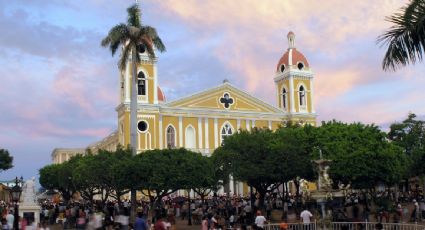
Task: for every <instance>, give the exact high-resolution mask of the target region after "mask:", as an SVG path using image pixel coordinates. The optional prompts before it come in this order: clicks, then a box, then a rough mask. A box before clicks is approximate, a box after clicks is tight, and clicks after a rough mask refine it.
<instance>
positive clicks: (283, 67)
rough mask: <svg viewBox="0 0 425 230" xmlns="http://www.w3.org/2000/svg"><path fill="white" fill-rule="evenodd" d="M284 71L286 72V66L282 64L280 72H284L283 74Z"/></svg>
mask: <svg viewBox="0 0 425 230" xmlns="http://www.w3.org/2000/svg"><path fill="white" fill-rule="evenodd" d="M283 71H285V65H283V64H282V65H281V66H280V72H282V73H283Z"/></svg>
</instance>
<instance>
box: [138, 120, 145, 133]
mask: <svg viewBox="0 0 425 230" xmlns="http://www.w3.org/2000/svg"><path fill="white" fill-rule="evenodd" d="M137 129H139V131H140V132H142V133H144V132H146V131H147V130H148V123H147V122H146V121H139V123H137Z"/></svg>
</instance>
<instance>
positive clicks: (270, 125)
mask: <svg viewBox="0 0 425 230" xmlns="http://www.w3.org/2000/svg"><path fill="white" fill-rule="evenodd" d="M269 129H270V130H272V121H270V120H269Z"/></svg>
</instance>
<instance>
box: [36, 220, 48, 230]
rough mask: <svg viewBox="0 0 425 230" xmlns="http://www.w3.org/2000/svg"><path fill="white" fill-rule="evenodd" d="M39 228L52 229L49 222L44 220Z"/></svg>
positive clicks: (39, 229)
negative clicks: (48, 224)
mask: <svg viewBox="0 0 425 230" xmlns="http://www.w3.org/2000/svg"><path fill="white" fill-rule="evenodd" d="M38 230H50V228H49V227H48V226H47V223H46V222H45V221H43V222H42V223H41V225H40V227H39V228H38Z"/></svg>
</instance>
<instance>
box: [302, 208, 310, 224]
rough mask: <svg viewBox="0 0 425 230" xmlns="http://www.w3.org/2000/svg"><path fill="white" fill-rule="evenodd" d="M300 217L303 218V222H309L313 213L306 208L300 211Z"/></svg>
mask: <svg viewBox="0 0 425 230" xmlns="http://www.w3.org/2000/svg"><path fill="white" fill-rule="evenodd" d="M300 217H301V218H303V223H304V224H309V223H310V218H311V217H313V214H311V212H310V211H308V210H304V211H302V212H301V214H300Z"/></svg>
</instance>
